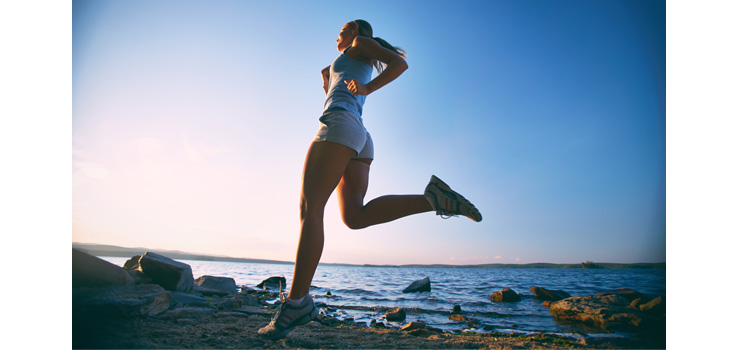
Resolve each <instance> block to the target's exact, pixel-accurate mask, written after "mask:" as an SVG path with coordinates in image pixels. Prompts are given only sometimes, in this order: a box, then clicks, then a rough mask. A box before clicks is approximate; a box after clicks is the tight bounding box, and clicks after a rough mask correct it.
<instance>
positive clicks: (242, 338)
mask: <svg viewBox="0 0 750 350" xmlns="http://www.w3.org/2000/svg"><path fill="white" fill-rule="evenodd" d="M270 319H271V313H270V312H269V311H268V310H266V309H264V308H262V307H244V308H241V309H234V310H231V311H220V310H216V309H209V308H195V307H194V308H182V309H176V310H169V311H167V312H165V313H163V314H161V315H158V316H153V317H134V318H115V317H102V316H85V317H84V316H80V315H79V316H75V314H74V317H73V344H72V347H73V348H100V349H101V348H103V349H112V348H129V349H133V348H136V349H174V348H181V349H182V348H189V349H196V348H199V349H279V348H284V349H297V348H301V349H404V348H406V349H661V348H665V340H664V339H613V338H604V339H593V338H585V339H582V338H579V339H576V338H567V337H560V336H556V335H550V334H534V335H526V334H524V335H521V334H515V335H509V334H504V333H497V332H496V333H490V334H460V335H457V334H451V333H441V332H436V331H430V330H427V329H421V330H416V331H411V332H406V331H401V330H397V329H379V328H369V327H363V326H356V325H352V324H346V323H342V322H340V321H337V320H334V319H324V320H323V321H322V322H310V323H308V324H306V325H303V326H300V327H298V328H296V329H295V330H293V331H292V332H291V333H290V334H289V335H288V336H287V338H286V339H281V340H277V341H271V340H268V339H265V338H263V337H260V336H258V334H257V331H258V329H259V328H261V327H263V326H265V325H266V324H268V322H269V321H270Z"/></svg>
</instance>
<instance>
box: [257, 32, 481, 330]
mask: <svg viewBox="0 0 750 350" xmlns="http://www.w3.org/2000/svg"><path fill="white" fill-rule="evenodd" d="M336 43H337V49H338V51H339V52H340V53H341V54H340V55H339V56H338V57H337V58H336V60H334V61H333V64H331V65H330V66H328V67H326V68H324V69H323V70H322V71H321V75H322V76H323V91H324V92H325V94H326V100H325V107H324V110H323V115H322V116H321V117H320V119H319V120H320V129H319V130H318V132H317V134H316V135H315V138H314V139H313V142H312V144H311V145H310V148H309V150H308V152H307V159H306V160H305V166H304V172H303V179H302V192H301V196H300V197H301V198H300V220H301V228H300V238H299V245H298V247H297V257H296V261H295V265H294V277H293V280H292V286H291V288H290V290H289V295H288V296H285V295H284V293H280V298H281V305H280V306H279V307H278V309H277V310H276V313H275V315H274V316H273V319H272V320H271V323H270V324H269V325H268V326H266V327H264V328H261V329H260V330H259V331H258V333H259V334H261V335H263V336H266V337H268V338H271V339H279V338H283V337H285V336H286V335H287V334H288V333H289V331H291V330H292V329H293V328H294V327H296V326H299V325H302V324H305V323H307V322H309V321H310V320H313V319H315V318H317V317H318V309H317V307H315V303H314V301H313V299H312V297H311V296H310V294H309V293H310V283H311V282H312V279H313V275H314V274H315V270H316V269H317V267H318V262H319V261H320V257H321V255H322V253H323V210H324V208H325V205H326V202H327V201H328V198H329V197H330V196H331V194H332V193H333V190H334V189H338V198H339V209H340V211H341V217H342V219H343V221H344V223H345V224H346V225H347V226H348V227H349V228H351V229H362V228H365V227H368V226H372V225H377V224H381V223H384V222H389V221H393V220H396V219H399V218H402V217H405V216H409V215H412V214H417V213H425V212H436V214H437V215H441V216H443V217H446V216H447V217H450V216H455V215H463V216H466V217H468V218H469V219H471V220H474V221H476V222H479V221H481V220H482V215H481V214H480V213H479V210H477V208H476V207H475V206H474V205H473V204H471V203H470V202H469V201H468V200H467V199H466V198H464V197H463V196H461V195H460V194H458V193H457V192H455V191H453V190H452V189H451V188H450V187H448V185H446V184H445V183H444V182H443V181H441V180H440V179H439V178H437V177H436V176H434V175H433V176H432V178H431V179H430V181H429V183H428V185H427V187H426V189H425V191H424V194H419V195H388V196H383V197H378V198H376V199H373V200H372V201H370V202H368V203H367V204H366V205H365V204H363V200H364V197H365V193H366V192H367V185H368V179H369V174H370V165H371V164H372V160H373V157H374V152H373V151H374V149H373V143H372V138H370V133H368V132H367V129H365V126H364V124H363V122H362V106H363V105H364V103H365V98H366V97H367V95H369V94H371V93H373V92H375V91H377V90H378V89H380V88H382V87H383V86H385V85H387V84H388V83H390V82H392V81H393V80H394V79H396V78H398V77H399V76H400V75H401V73H403V72H404V71H405V70H406V69H407V68H408V65H407V64H406V61H405V60H404V57H405V56H406V53H405V52H404V50H403V49H401V48H398V47H393V46H392V45H391V44H389V43H388V42H386V41H385V40H383V39H381V38H375V37H373V35H372V27H371V26H370V24H369V23H367V22H366V21H364V20H361V19H358V20H354V21H351V22H349V23H347V24H345V25H344V27H343V28H342V29H341V32H340V33H339V36H338V39H337V40H336ZM373 67H374V68H375V69H377V71H378V73H379V74H378V75H377V76H376V77H375V78H374V79H372V80H371V75H372V70H373Z"/></svg>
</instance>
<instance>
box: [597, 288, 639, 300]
mask: <svg viewBox="0 0 750 350" xmlns="http://www.w3.org/2000/svg"><path fill="white" fill-rule="evenodd" d="M596 295H597V296H600V297H601V296H605V295H619V296H621V297H623V298H625V299H628V301H633V300H635V299H638V298H642V297H643V294H641V293H640V292H638V291H636V290H633V289H630V288H620V289H613V290H608V291H606V292H599V293H596Z"/></svg>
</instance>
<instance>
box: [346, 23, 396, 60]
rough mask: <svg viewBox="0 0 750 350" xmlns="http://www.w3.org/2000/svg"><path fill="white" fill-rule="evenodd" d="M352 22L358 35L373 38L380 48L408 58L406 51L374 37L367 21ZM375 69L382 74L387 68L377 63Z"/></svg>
mask: <svg viewBox="0 0 750 350" xmlns="http://www.w3.org/2000/svg"><path fill="white" fill-rule="evenodd" d="M352 22H354V23H356V24H357V27H358V28H359V29H358V33H357V34H359V35H361V36H364V37H368V38H372V39H373V40H375V41H377V42H378V44H380V46H382V47H385V48H386V49H388V50H391V51H393V52H395V53H397V54H398V55H399V56H401V57H403V58H406V51H404V49H402V48H400V47H398V46H393V45H391V44H389V43H388V42H387V41H385V40H383V39H382V38H375V37H373V36H372V26H371V25H370V23H367V21H365V20H363V19H355V20H353V21H352ZM375 68H376V69H377V70H378V73H381V72H382V71H383V69H384V68H385V67H384V64H383V62H380V61H377V62H376V63H375Z"/></svg>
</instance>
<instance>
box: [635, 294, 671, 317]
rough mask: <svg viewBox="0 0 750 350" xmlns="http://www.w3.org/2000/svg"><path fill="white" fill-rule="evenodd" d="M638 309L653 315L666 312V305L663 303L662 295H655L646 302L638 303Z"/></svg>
mask: <svg viewBox="0 0 750 350" xmlns="http://www.w3.org/2000/svg"><path fill="white" fill-rule="evenodd" d="M639 309H640V310H641V311H643V312H648V313H650V314H655V315H659V314H664V313H666V312H667V306H666V304H665V303H664V298H663V297H656V298H654V299H653V300H651V301H649V302H648V303H645V304H643V305H640V306H639Z"/></svg>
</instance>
